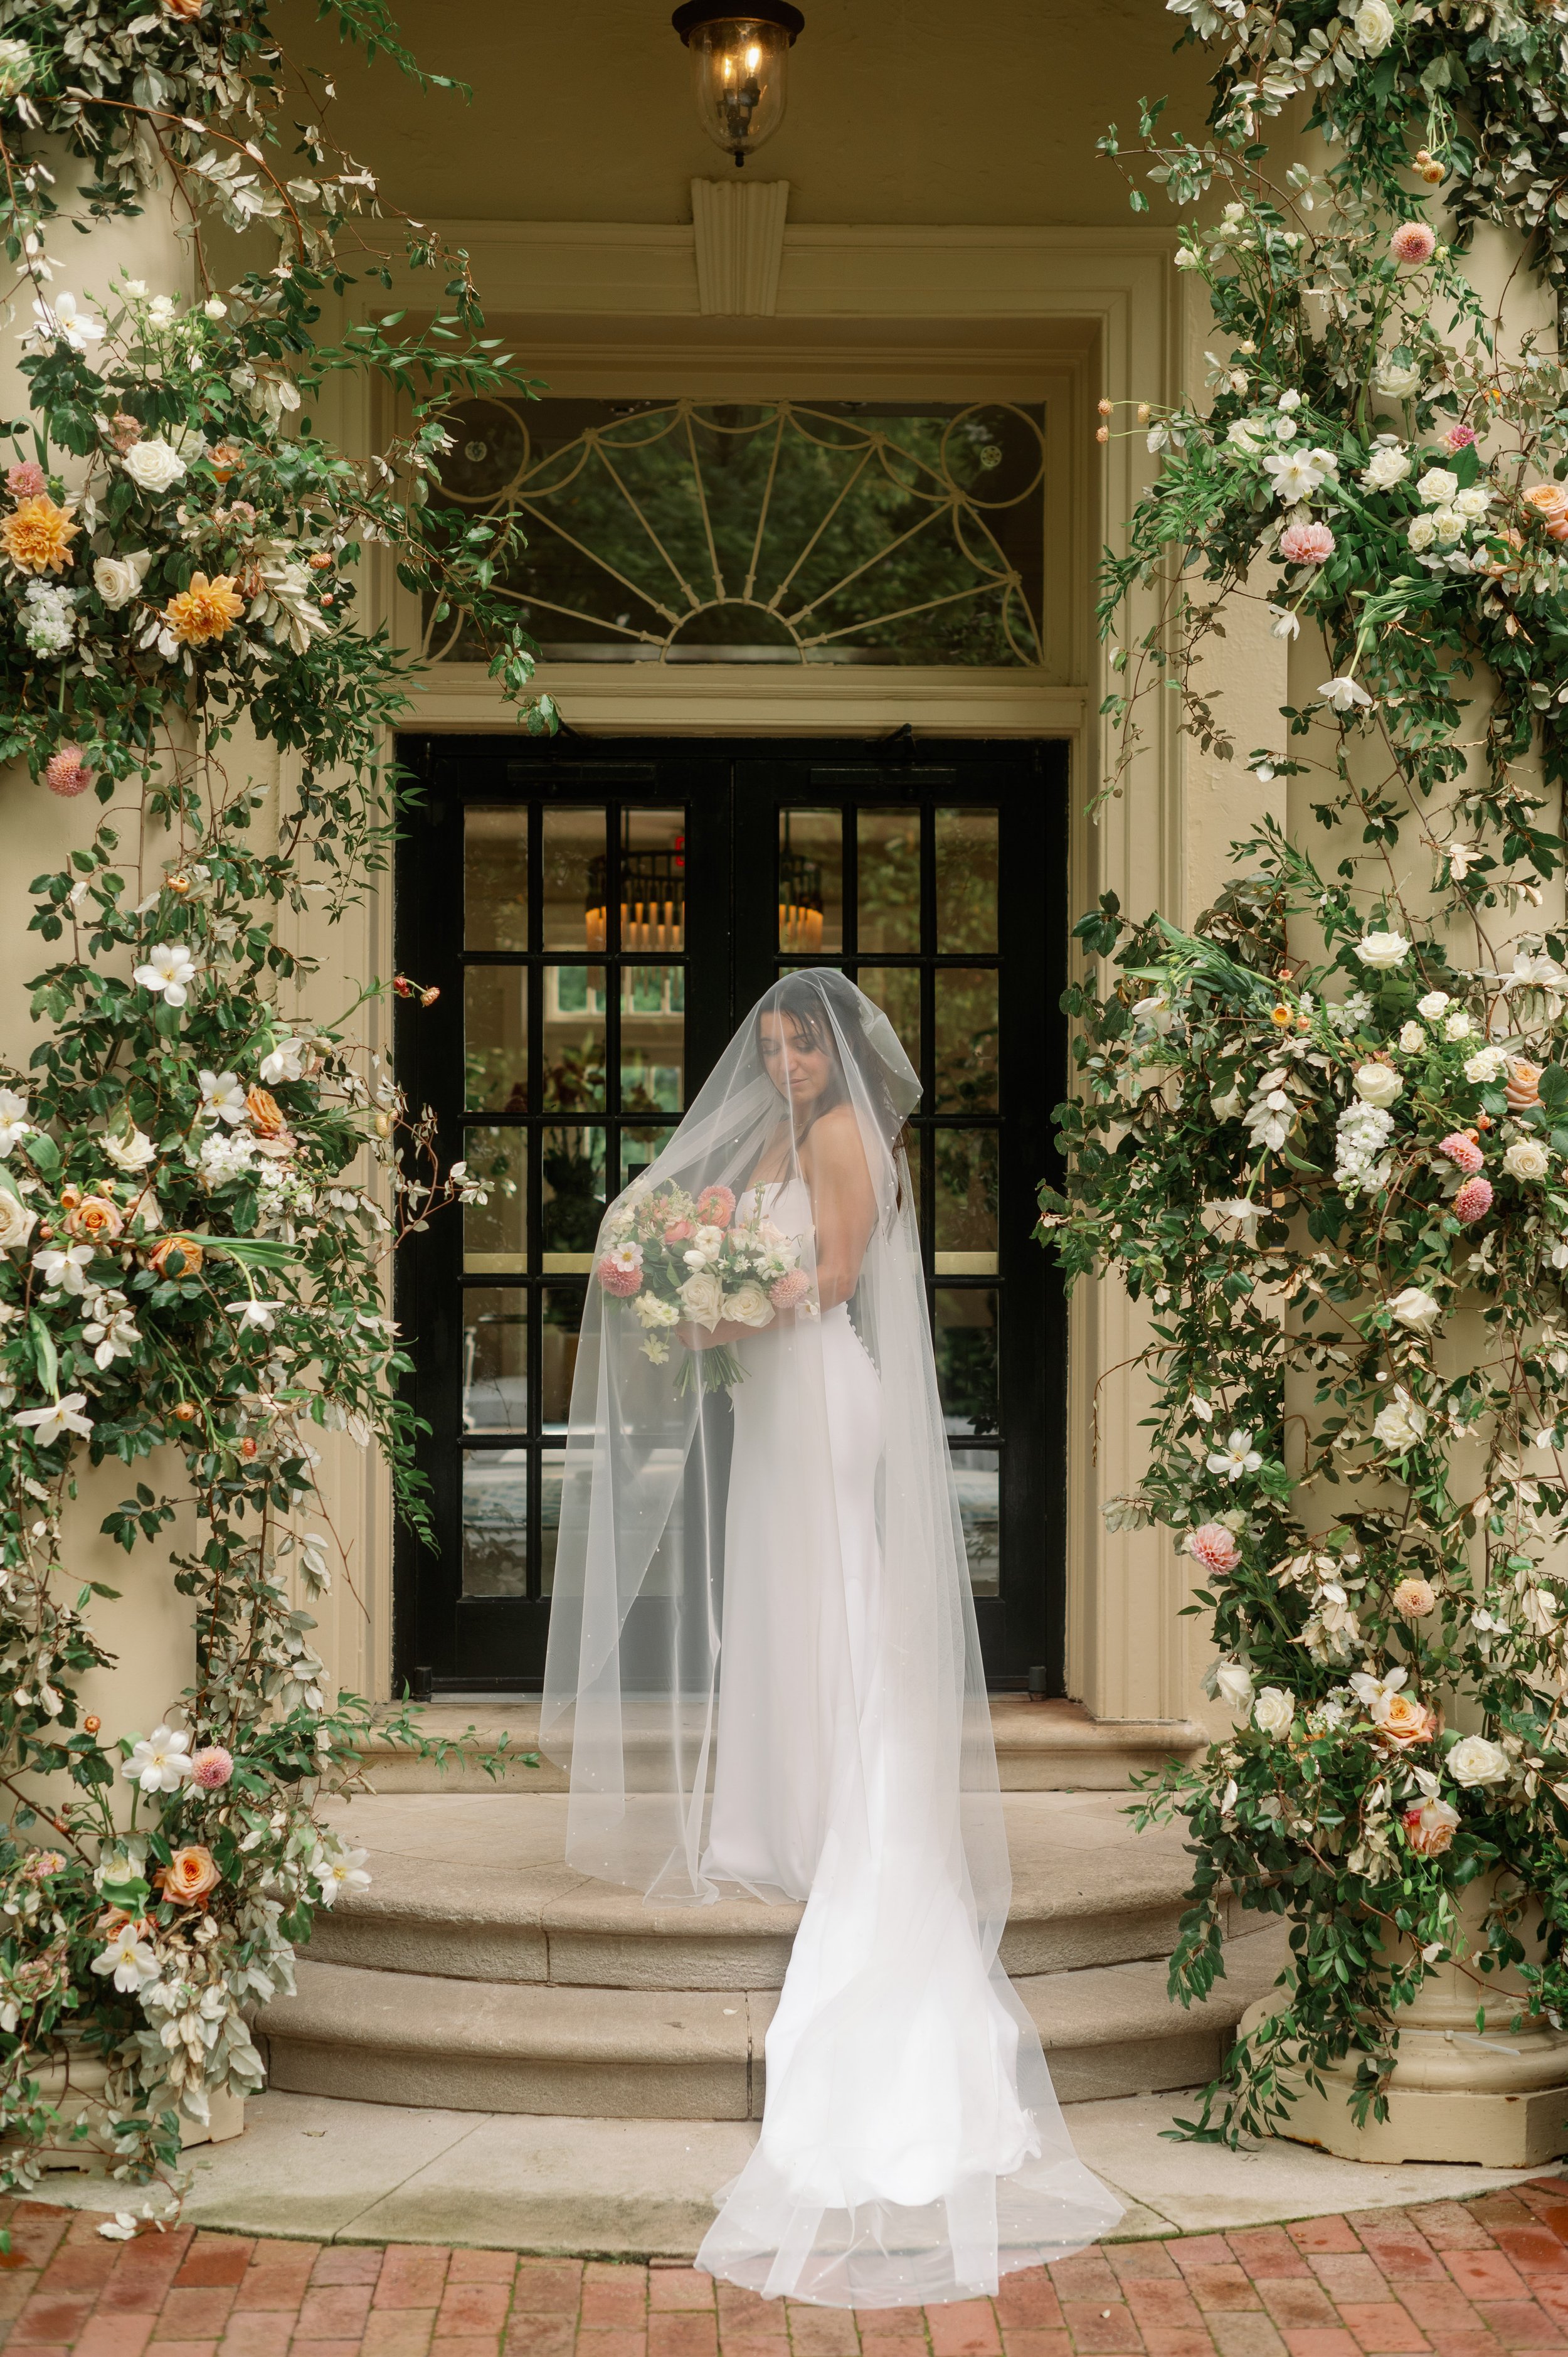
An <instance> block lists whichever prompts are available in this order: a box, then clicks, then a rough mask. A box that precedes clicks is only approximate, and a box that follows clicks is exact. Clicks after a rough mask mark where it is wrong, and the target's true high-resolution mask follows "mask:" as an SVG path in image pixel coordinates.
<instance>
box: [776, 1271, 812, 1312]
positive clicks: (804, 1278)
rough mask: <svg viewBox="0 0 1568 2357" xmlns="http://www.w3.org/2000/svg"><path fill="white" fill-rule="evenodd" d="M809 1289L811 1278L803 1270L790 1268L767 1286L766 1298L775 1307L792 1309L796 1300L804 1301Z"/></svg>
mask: <svg viewBox="0 0 1568 2357" xmlns="http://www.w3.org/2000/svg"><path fill="white" fill-rule="evenodd" d="M810 1291H811V1278H810V1277H809V1276H808V1275H806V1272H805V1270H804V1269H803V1268H792V1269H790V1270H789V1272H788V1273H787V1274H786V1275H783V1276H780V1277H776V1278H775V1279H774V1281H773V1283H772V1284H771V1285H770V1286H768V1299H769V1301H771V1303H772V1304H773V1307H774V1308H775V1309H793V1308H794V1307H795V1305H796V1303H797V1302H799V1301H804V1299H805V1298H806V1296H807V1294H808V1293H810Z"/></svg>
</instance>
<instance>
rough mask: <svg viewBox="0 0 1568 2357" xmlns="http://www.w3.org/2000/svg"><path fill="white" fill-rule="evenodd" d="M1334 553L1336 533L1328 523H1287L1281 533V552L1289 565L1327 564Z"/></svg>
mask: <svg viewBox="0 0 1568 2357" xmlns="http://www.w3.org/2000/svg"><path fill="white" fill-rule="evenodd" d="M1280 554H1281V555H1282V556H1283V558H1284V561H1285V563H1286V564H1287V565H1326V563H1327V561H1328V559H1329V558H1330V557H1331V556H1332V555H1333V554H1334V534H1333V533H1331V532H1330V531H1329V529H1328V526H1327V525H1326V523H1292V524H1287V525H1286V526H1285V528H1284V530H1283V532H1282V533H1281V534H1280Z"/></svg>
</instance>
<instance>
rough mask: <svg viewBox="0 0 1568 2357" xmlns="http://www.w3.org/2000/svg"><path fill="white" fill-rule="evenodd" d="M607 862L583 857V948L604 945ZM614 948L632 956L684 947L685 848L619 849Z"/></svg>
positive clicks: (600, 948)
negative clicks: (617, 923)
mask: <svg viewBox="0 0 1568 2357" xmlns="http://www.w3.org/2000/svg"><path fill="white" fill-rule="evenodd" d="M608 930H609V862H608V861H607V860H606V859H604V858H597V859H590V860H589V862H588V889H587V893H586V895H585V906H584V912H583V931H584V935H585V940H586V942H587V946H588V947H589V949H591V950H594V951H596V952H600V953H601V954H602V952H604V951H605V950H607V948H608V947H609V941H608V938H607V936H608ZM619 942H620V948H621V951H622V953H623V954H626V953H630V954H632V955H634V956H637V957H666V956H669V957H674V956H679V954H680V953H681V952H682V950H683V949H684V948H685V946H686V853H685V846H684V844H683V843H680V844H677V845H675V847H674V848H673V849H672V850H670V851H623V852H622V853H621V856H620V932H619Z"/></svg>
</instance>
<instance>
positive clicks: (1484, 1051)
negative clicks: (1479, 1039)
mask: <svg viewBox="0 0 1568 2357" xmlns="http://www.w3.org/2000/svg"><path fill="white" fill-rule="evenodd" d="M1508 1061H1509V1060H1508V1058H1507V1057H1506V1056H1505V1055H1504V1053H1503V1051H1502V1049H1500V1048H1478V1049H1477V1051H1476V1053H1475V1054H1474V1055H1473V1056H1472V1057H1471V1058H1470V1060H1469V1061H1468V1062H1467V1063H1466V1066H1465V1078H1466V1080H1467V1081H1469V1082H1471V1083H1472V1084H1473V1085H1474V1086H1475V1087H1477V1088H1486V1087H1487V1086H1488V1085H1489V1083H1490V1082H1493V1081H1500V1080H1501V1079H1502V1076H1503V1074H1504V1072H1505V1071H1507V1070H1508Z"/></svg>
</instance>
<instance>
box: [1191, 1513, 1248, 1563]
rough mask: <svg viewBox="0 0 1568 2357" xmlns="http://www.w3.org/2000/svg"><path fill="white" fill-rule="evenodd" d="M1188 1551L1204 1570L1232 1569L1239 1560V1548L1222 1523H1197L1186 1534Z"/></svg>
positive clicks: (1232, 1535)
mask: <svg viewBox="0 0 1568 2357" xmlns="http://www.w3.org/2000/svg"><path fill="white" fill-rule="evenodd" d="M1187 1549H1188V1552H1189V1553H1190V1554H1192V1555H1196V1556H1197V1560H1198V1562H1199V1563H1200V1564H1201V1565H1202V1566H1203V1568H1204V1569H1205V1571H1213V1572H1226V1571H1234V1570H1235V1568H1236V1566H1237V1565H1238V1564H1239V1563H1240V1560H1241V1550H1240V1547H1239V1546H1238V1545H1237V1544H1236V1540H1235V1537H1234V1534H1232V1533H1231V1532H1230V1531H1228V1530H1227V1529H1226V1527H1225V1525H1224V1523H1199V1524H1198V1526H1197V1530H1195V1531H1192V1532H1190V1533H1189V1534H1188V1536H1187Z"/></svg>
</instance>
